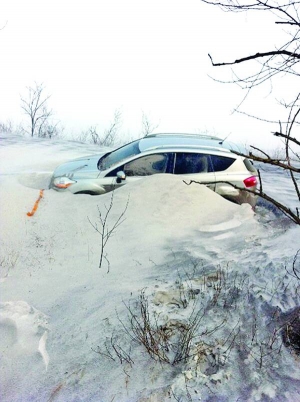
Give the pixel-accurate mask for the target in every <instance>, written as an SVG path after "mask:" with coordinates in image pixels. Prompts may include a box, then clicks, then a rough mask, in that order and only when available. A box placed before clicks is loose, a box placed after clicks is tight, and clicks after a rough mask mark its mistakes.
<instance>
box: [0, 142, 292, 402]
mask: <svg viewBox="0 0 300 402" xmlns="http://www.w3.org/2000/svg"><path fill="white" fill-rule="evenodd" d="M97 152H99V149H97V148H96V147H94V146H88V145H82V144H78V143H72V142H67V141H55V142H54V141H47V140H37V139H34V140H32V139H25V138H23V137H16V136H6V137H4V136H2V137H1V138H0V173H1V176H0V186H1V191H0V208H1V209H0V214H1V216H0V219H1V229H0V230H1V244H0V246H1V254H0V262H1V283H0V286H1V290H0V296H1V304H0V330H1V337H0V353H1V360H0V378H1V380H0V381H1V401H3V402H4V401H5V402H17V401H18V402H20V401H22V402H23V401H26V402H27V401H61V402H68V401H97V402H99V401H100V402H102V401H103V402H104V401H105V402H106V401H118V402H119V401H120V402H122V401H140V402H142V401H179V400H180V401H228V402H229V401H230V402H231V401H236V400H240V401H256V400H263V401H269V400H275V401H300V381H299V378H300V377H299V375H300V370H299V362H298V360H297V358H296V356H295V355H294V354H293V353H291V351H290V350H288V349H287V348H286V347H285V346H283V345H282V337H281V332H280V329H281V327H282V314H283V313H284V312H287V311H290V310H291V309H293V308H294V307H296V306H298V305H299V297H298V292H297V291H298V286H299V283H298V280H296V279H295V278H293V277H292V276H291V275H289V274H288V272H291V269H292V264H293V261H294V256H295V254H296V252H297V250H298V249H299V248H300V245H299V234H300V232H299V228H298V227H296V226H293V224H292V223H290V222H289V221H288V220H287V219H286V218H284V217H277V218H276V217H275V215H274V214H273V213H272V212H271V211H270V210H268V209H266V208H264V207H259V208H258V209H257V213H256V214H255V213H254V212H253V211H252V210H251V208H250V207H249V206H248V205H242V206H238V205H234V204H232V203H230V202H228V201H226V200H224V199H223V198H221V197H220V196H218V195H217V194H215V193H213V192H211V191H210V190H209V189H207V188H206V187H204V186H201V185H191V186H187V185H185V184H184V183H183V182H182V180H181V179H180V178H178V177H175V176H171V175H161V176H160V175H158V176H152V177H148V178H145V179H144V180H143V181H139V182H136V183H134V184H133V185H130V186H124V187H122V188H121V189H119V190H118V191H116V192H115V193H114V194H113V199H112V193H109V194H106V195H104V196H99V197H91V196H88V195H78V196H74V195H72V194H71V193H57V192H54V191H52V190H47V185H48V183H49V179H50V175H51V172H52V171H53V169H54V168H55V167H56V166H57V165H58V164H60V163H62V162H63V161H65V160H69V159H72V158H75V157H80V156H84V155H88V154H92V153H97ZM277 180H278V178H277ZM285 180H286V178H285V177H283V178H282V181H283V182H282V184H285ZM278 186H279V187H280V180H279V183H278ZM42 188H45V191H44V196H43V198H42V199H41V201H40V203H39V206H38V209H37V211H36V213H35V214H34V216H32V217H29V216H27V212H28V211H31V209H32V207H33V205H34V203H35V201H36V199H37V198H38V196H39V190H40V189H42ZM287 196H288V194H287ZM111 203H112V208H111V210H110V212H109V214H108V220H107V224H108V229H111V228H113V226H114V224H115V223H116V222H117V220H118V219H119V217H120V216H121V215H122V213H123V212H124V216H123V218H124V219H122V220H121V222H120V225H119V226H118V227H117V228H116V230H115V231H114V232H113V233H112V236H111V237H110V239H109V241H108V242H107V245H106V247H105V249H104V254H103V255H104V258H103V261H102V266H101V267H100V268H99V259H100V254H101V235H100V234H99V233H98V232H97V231H96V230H95V226H96V227H97V228H98V230H99V231H101V227H102V226H101V222H100V220H99V214H100V213H101V214H102V217H103V216H105V214H106V213H107V210H108V208H109V206H110V204H111ZM296 263H298V261H297V260H296ZM287 271H288V272H287ZM143 308H144V310H143ZM141 309H142V311H145V309H146V313H147V314H146V319H147V320H148V324H150V325H151V326H150V330H149V328H148V330H147V327H146V326H144V324H145V321H143V320H141ZM147 320H146V321H147ZM139 330H140V331H139ZM147 331H148V332H147ZM141 332H142V333H143V332H144V335H145V334H148V336H149V335H150V334H152V335H153V339H154V340H155V342H154V343H155V345H154V346H153V345H152V346H153V348H152V349H151V347H150V354H151V353H152V357H156V360H157V355H159V356H160V360H164V361H162V362H157V361H156V360H155V358H154V359H153V358H151V356H150V355H149V353H147V351H146V349H145V347H144V346H143V345H141V344H140V343H138V342H137V338H138V337H139V336H138V334H140V335H141ZM140 338H141V336H140ZM145 339H146V338H144V340H145ZM148 339H149V337H148ZM182 345H185V346H186V349H185V348H183V347H182ZM148 346H149V345H148ZM150 346H151V342H150ZM151 350H152V352H151Z"/></svg>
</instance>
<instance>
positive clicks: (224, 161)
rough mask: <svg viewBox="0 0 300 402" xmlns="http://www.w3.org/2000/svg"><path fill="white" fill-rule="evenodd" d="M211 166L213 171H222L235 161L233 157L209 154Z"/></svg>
mask: <svg viewBox="0 0 300 402" xmlns="http://www.w3.org/2000/svg"><path fill="white" fill-rule="evenodd" d="M210 157H211V160H212V164H213V168H214V171H215V172H222V171H223V170H226V169H228V168H229V166H231V165H232V164H233V162H235V159H234V158H229V157H227V156H219V155H210Z"/></svg>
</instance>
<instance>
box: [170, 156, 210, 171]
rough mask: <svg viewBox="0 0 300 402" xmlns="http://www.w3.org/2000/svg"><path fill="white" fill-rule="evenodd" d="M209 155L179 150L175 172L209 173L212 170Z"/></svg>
mask: <svg viewBox="0 0 300 402" xmlns="http://www.w3.org/2000/svg"><path fill="white" fill-rule="evenodd" d="M211 171H212V170H211V166H210V160H209V155H206V154H198V153H189V152H177V153H176V157H175V168H174V174H190V173H208V172H211Z"/></svg>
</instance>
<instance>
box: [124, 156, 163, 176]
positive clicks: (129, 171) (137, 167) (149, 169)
mask: <svg viewBox="0 0 300 402" xmlns="http://www.w3.org/2000/svg"><path fill="white" fill-rule="evenodd" d="M167 164H168V155H167V154H152V155H146V156H142V157H141V158H138V159H135V160H133V161H131V162H128V163H126V164H125V165H124V172H125V174H126V176H150V175H152V174H157V173H166V170H167Z"/></svg>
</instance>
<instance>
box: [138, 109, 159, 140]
mask: <svg viewBox="0 0 300 402" xmlns="http://www.w3.org/2000/svg"><path fill="white" fill-rule="evenodd" d="M158 126H159V124H154V123H153V122H152V121H151V120H150V118H149V117H148V116H147V115H146V113H145V112H143V114H142V130H141V134H142V136H143V137H147V135H149V134H152V133H153V131H154V130H156V129H157V127H158Z"/></svg>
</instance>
